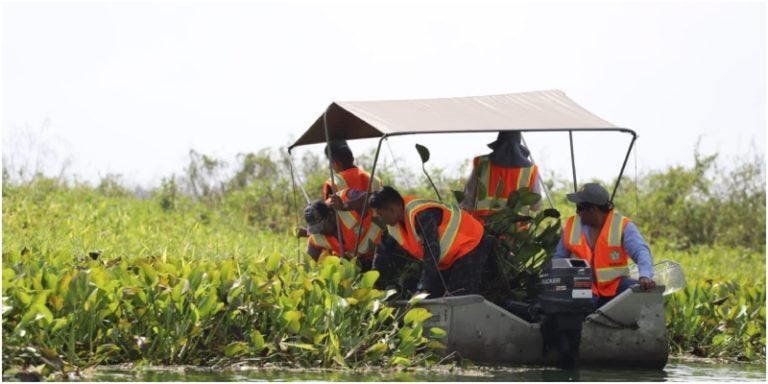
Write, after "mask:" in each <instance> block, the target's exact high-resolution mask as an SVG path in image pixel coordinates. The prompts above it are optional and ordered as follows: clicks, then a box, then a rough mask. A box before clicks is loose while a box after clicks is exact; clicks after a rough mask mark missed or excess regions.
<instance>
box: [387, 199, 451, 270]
mask: <svg viewBox="0 0 768 384" xmlns="http://www.w3.org/2000/svg"><path fill="white" fill-rule="evenodd" d="M428 208H440V209H441V210H442V211H443V222H442V223H441V224H440V229H442V233H440V254H439V257H438V261H439V260H442V259H443V258H444V257H445V255H446V254H448V252H449V251H450V250H451V247H452V246H453V242H454V240H456V236H457V235H458V232H459V231H458V229H459V227H460V226H461V209H460V208H459V207H458V206H446V205H444V204H441V203H438V202H435V201H431V200H425V199H410V200H409V201H407V202H406V204H405V212H404V216H405V217H406V219H407V221H406V225H407V226H408V228H406V229H405V230H404V229H403V228H402V226H401V225H399V224H398V225H394V226H392V225H390V226H388V230H389V234H390V236H392V238H394V239H395V241H397V243H398V244H400V246H402V247H404V248H406V247H408V246H409V244H408V242H407V239H406V238H405V237H406V236H407V234H406V231H407V232H410V233H411V234H412V235H413V237H414V238H415V239H416V241H418V242H419V243H421V241H422V240H421V237H420V236H419V235H418V233H417V232H416V230H415V229H416V215H417V214H418V213H419V212H421V211H423V210H424V209H428ZM446 214H447V215H448V219H447V220H446V218H445V215H446ZM409 248H410V247H408V248H406V251H408V252H409V253H411V254H413V256H415V257H416V258H417V259H420V260H421V259H423V258H424V250H423V249H422V248H421V247H419V249H409Z"/></svg>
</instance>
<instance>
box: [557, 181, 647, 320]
mask: <svg viewBox="0 0 768 384" xmlns="http://www.w3.org/2000/svg"><path fill="white" fill-rule="evenodd" d="M567 197H568V200H570V201H572V202H574V203H576V215H575V216H571V217H570V218H568V220H567V221H566V223H565V230H564V231H563V237H562V238H561V239H560V243H558V244H557V249H556V250H555V255H554V257H555V258H566V257H578V258H581V259H583V260H585V261H586V262H587V263H589V265H590V267H591V268H592V298H593V300H594V301H595V304H596V306H597V307H600V306H602V305H603V304H605V303H607V302H608V301H610V300H611V299H612V298H614V297H615V296H616V295H618V294H619V293H621V292H623V291H625V290H626V289H627V288H629V287H631V286H632V285H635V284H639V285H640V287H641V288H643V289H649V288H653V287H654V286H655V285H656V283H655V282H654V281H653V259H652V257H651V251H650V248H649V247H648V244H647V243H646V242H645V240H644V239H643V237H642V236H641V235H640V232H639V231H638V229H637V226H636V225H635V224H634V223H632V222H631V221H630V220H629V219H628V218H626V217H624V216H622V215H621V214H619V213H618V212H615V211H614V209H613V204H612V203H611V201H610V198H609V196H608V191H606V190H605V188H603V187H602V186H600V185H599V184H597V183H587V184H584V185H583V186H582V187H581V189H579V191H578V192H576V193H569V194H568V195H567ZM630 258H631V259H632V260H633V261H634V262H635V264H637V266H638V269H639V272H640V273H639V275H640V278H639V280H634V279H631V278H630V277H629V268H628V260H629V259H630Z"/></svg>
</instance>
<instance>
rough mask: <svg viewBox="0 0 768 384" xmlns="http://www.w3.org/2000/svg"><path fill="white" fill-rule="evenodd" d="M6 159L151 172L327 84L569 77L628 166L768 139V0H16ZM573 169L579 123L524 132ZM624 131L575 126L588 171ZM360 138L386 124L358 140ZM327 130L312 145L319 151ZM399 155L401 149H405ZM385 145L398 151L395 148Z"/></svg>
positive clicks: (291, 113) (6, 33)
mask: <svg viewBox="0 0 768 384" xmlns="http://www.w3.org/2000/svg"><path fill="white" fill-rule="evenodd" d="M0 7H1V8H0V13H1V15H0V17H1V20H2V26H1V27H0V33H1V35H0V39H1V41H2V51H1V52H0V54H1V55H2V56H1V57H2V60H0V63H1V64H0V65H1V66H2V67H1V69H0V71H1V73H2V82H1V85H0V87H1V88H0V89H1V93H0V97H2V101H1V102H0V105H1V106H2V110H1V111H0V112H1V114H2V154H3V161H4V164H5V165H6V166H8V167H10V168H11V169H20V168H26V169H28V170H37V171H42V172H44V173H46V174H48V175H59V174H62V172H63V174H66V175H76V177H77V178H78V180H83V181H91V182H97V181H98V180H99V179H100V178H101V177H103V176H105V175H108V174H119V175H122V176H121V177H122V180H123V181H124V182H127V183H129V184H135V185H143V186H149V187H151V186H156V185H157V184H159V180H160V179H161V178H162V177H167V176H170V175H171V174H174V173H176V174H179V173H181V172H182V171H183V168H184V166H185V165H186V164H187V162H188V159H189V157H188V153H189V151H190V150H195V151H197V152H199V153H204V154H208V155H211V156H214V157H217V158H220V159H224V160H228V161H234V159H235V156H236V155H237V154H238V153H247V152H256V151H259V150H260V149H262V148H273V149H274V150H275V151H277V150H280V149H281V148H282V150H284V148H285V147H286V146H287V145H288V144H290V143H292V142H293V141H294V140H296V139H297V138H298V137H299V136H300V135H301V134H302V133H303V132H304V131H305V130H306V129H308V128H309V126H310V125H311V124H312V123H313V122H314V121H315V120H316V119H317V118H318V117H319V116H320V115H321V114H322V112H323V111H324V110H325V108H326V107H327V106H328V105H329V104H330V103H331V102H333V101H337V100H338V101H352V100H390V99H418V98H439V97H460V96H475V95H493V94H503V93H515V92H525V91H534V90H548V89H560V90H563V91H564V92H565V93H566V94H567V95H568V96H569V97H570V98H571V99H573V100H574V101H575V102H576V103H578V104H580V105H581V106H583V107H584V108H586V109H587V110H589V111H591V112H593V113H594V114H596V115H598V116H600V117H601V118H603V119H605V120H607V121H609V122H611V123H613V124H615V125H618V126H621V127H626V128H630V129H632V130H634V131H636V132H637V133H638V136H639V138H638V141H637V145H636V147H635V152H633V153H632V155H631V156H630V160H629V164H628V166H627V167H628V168H627V172H628V174H629V175H630V176H633V175H634V174H635V173H636V172H640V173H643V172H647V171H649V170H661V169H666V168H667V167H669V166H672V165H684V166H690V165H691V164H692V163H693V153H694V148H696V147H697V146H698V148H699V151H700V152H701V153H703V154H710V153H715V152H717V153H719V154H720V158H721V159H722V160H723V161H724V162H726V163H727V162H728V161H736V160H735V159H738V158H740V157H744V156H750V155H755V154H757V155H760V156H764V153H765V143H766V137H765V130H766V129H765V128H766V113H765V111H766V29H765V20H766V6H765V1H744V2H737V1H726V2H720V1H706V2H704V1H702V2H698V1H679V2H672V1H637V2H627V1H591V2H583V1H568V2H547V1H535V2H534V1H531V2H523V1H487V0H486V1H484V0H471V1H470V0H466V1H464V0H462V1H393V0H389V1H315V2H309V1H295V0H294V1H292V0H288V1H229V2H227V1H209V2H206V1H195V2H192V1H153V2H139V1H125V2H117V1H106V2H96V1H84V2H67V1H55V2H32V1H3V2H2V5H0ZM494 138H495V135H494V134H492V133H485V134H474V135H454V136H445V135H441V136H434V135H421V136H408V137H402V138H393V139H392V140H390V142H389V146H385V149H384V154H383V156H385V161H386V160H387V159H390V160H391V158H392V157H393V156H394V157H396V158H398V159H399V160H398V161H399V165H400V166H401V167H411V168H413V169H414V171H417V172H418V170H419V168H420V163H419V162H418V160H417V159H418V157H417V155H416V151H415V150H414V149H413V145H414V144H415V143H421V144H424V145H426V146H427V147H429V148H430V149H431V152H432V159H431V160H430V162H429V163H428V167H443V168H446V169H448V170H454V169H456V168H454V167H457V166H458V164H460V163H461V162H463V161H466V160H467V159H469V158H471V157H473V156H476V155H479V154H482V153H487V152H488V151H489V150H488V148H487V147H486V146H485V145H486V144H487V143H489V142H491V141H493V139H494ZM525 138H526V141H527V142H528V144H529V147H530V148H531V152H532V155H533V158H534V160H535V161H536V162H537V163H538V164H539V166H540V167H541V168H542V171H543V172H545V173H546V172H548V171H552V172H555V173H557V174H558V175H561V176H563V177H570V175H571V170H570V152H569V149H568V137H567V135H565V134H562V135H560V136H557V135H553V134H544V135H543V136H536V135H533V134H531V135H527V136H526V137H525ZM628 144H629V137H628V136H627V135H622V134H613V135H600V136H597V137H595V136H594V135H581V136H577V137H576V138H575V146H576V147H575V151H576V157H577V167H578V175H579V178H580V179H587V178H598V179H601V180H610V179H611V178H613V177H615V176H616V175H617V174H618V171H619V169H620V167H621V162H622V160H623V157H624V154H625V151H626V148H627V145H628ZM350 145H351V146H352V149H353V150H354V151H355V152H356V153H362V152H366V151H371V150H373V148H375V145H376V142H375V141H373V140H359V141H353V142H350ZM321 149H322V146H308V147H303V148H299V149H297V150H296V151H295V152H294V156H293V158H294V160H296V161H297V160H298V159H299V157H300V155H301V151H315V152H316V153H318V154H319V153H321V152H320V151H321ZM393 154H394V155H393ZM387 156H389V157H387Z"/></svg>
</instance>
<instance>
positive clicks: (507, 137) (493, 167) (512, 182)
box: [461, 131, 540, 222]
mask: <svg viewBox="0 0 768 384" xmlns="http://www.w3.org/2000/svg"><path fill="white" fill-rule="evenodd" d="M521 139H522V134H521V133H520V132H519V131H504V132H499V134H498V136H497V138H496V141H494V142H492V143H490V144H488V147H489V148H491V149H492V150H493V151H492V152H491V153H490V154H487V155H483V156H478V157H475V158H474V159H473V161H472V166H473V167H472V173H471V174H470V176H469V178H468V179H467V183H466V184H465V186H464V200H463V201H462V202H461V208H463V209H465V210H467V211H468V212H470V213H471V214H472V216H474V217H475V218H477V219H478V220H480V221H481V222H484V221H485V218H486V217H487V216H488V215H491V214H493V213H495V212H498V211H499V210H501V209H502V208H503V207H505V206H506V204H507V197H508V196H509V195H510V194H511V193H512V192H514V191H517V190H521V189H527V190H528V191H531V192H535V193H538V192H539V190H540V187H539V169H538V167H537V166H536V165H535V164H533V162H531V161H530V160H529V158H528V156H529V154H530V151H529V150H528V148H526V147H525V146H524V145H523V144H522V142H521ZM532 208H533V210H534V211H535V210H538V209H539V203H536V204H534V205H533V206H532Z"/></svg>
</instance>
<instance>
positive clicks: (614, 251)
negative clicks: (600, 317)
mask: <svg viewBox="0 0 768 384" xmlns="http://www.w3.org/2000/svg"><path fill="white" fill-rule="evenodd" d="M607 220H609V221H608V222H607V223H606V224H605V225H604V227H603V228H602V229H601V233H600V234H598V237H597V240H596V241H595V244H594V257H593V251H592V249H590V248H589V245H588V243H587V240H586V236H585V235H584V234H583V233H582V225H581V218H580V217H579V216H578V215H576V216H573V217H571V218H569V219H568V221H567V222H566V226H565V234H564V235H565V236H564V238H563V240H564V242H565V246H566V248H567V249H568V251H570V252H571V253H572V254H574V255H575V256H577V257H579V258H581V259H583V260H586V261H587V262H588V263H589V265H590V267H591V268H592V269H593V270H594V276H595V278H596V280H597V281H594V282H593V285H592V291H593V293H594V294H596V295H600V296H613V295H615V294H616V289H617V287H618V284H619V281H620V278H621V277H624V276H629V267H628V259H629V258H628V256H627V254H626V252H625V251H624V248H623V246H622V239H623V235H624V228H625V227H626V224H627V223H628V222H629V219H627V218H626V217H624V216H622V215H621V214H619V213H615V212H614V211H613V210H611V212H610V213H609V217H608V218H607Z"/></svg>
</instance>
